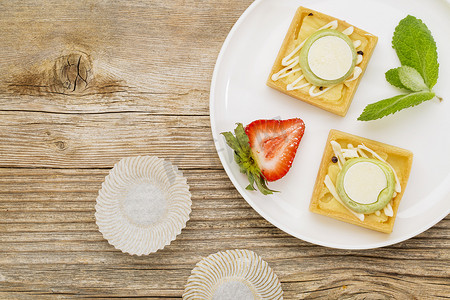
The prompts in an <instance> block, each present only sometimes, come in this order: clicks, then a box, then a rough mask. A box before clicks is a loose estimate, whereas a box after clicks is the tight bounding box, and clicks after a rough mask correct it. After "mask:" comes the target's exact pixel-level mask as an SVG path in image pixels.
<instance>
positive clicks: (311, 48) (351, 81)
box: [267, 7, 378, 116]
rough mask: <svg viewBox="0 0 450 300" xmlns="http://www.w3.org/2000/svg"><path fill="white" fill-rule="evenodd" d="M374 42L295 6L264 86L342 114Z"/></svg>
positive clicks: (340, 23) (354, 29) (359, 31)
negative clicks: (290, 21)
mask: <svg viewBox="0 0 450 300" xmlns="http://www.w3.org/2000/svg"><path fill="white" fill-rule="evenodd" d="M377 40H378V38H377V37H376V36H374V35H372V34H371V33H368V32H366V31H364V30H362V29H359V28H357V27H355V26H353V25H351V24H348V23H347V22H345V21H342V20H339V19H337V18H334V17H331V16H328V15H326V14H323V13H320V12H317V11H314V10H311V9H308V8H305V7H299V8H298V10H297V12H296V14H295V16H294V18H293V20H292V23H291V25H290V27H289V30H288V32H287V34H286V37H285V39H284V41H283V44H282V46H281V49H280V51H279V53H278V56H277V58H276V60H275V63H274V65H273V67H272V71H271V73H270V76H269V78H268V80H267V85H268V86H270V87H272V88H274V89H276V90H278V91H281V92H283V93H285V94H287V95H289V96H292V97H294V98H297V99H300V100H302V101H304V102H307V103H309V104H312V105H315V106H317V107H320V108H322V109H324V110H327V111H329V112H332V113H334V114H336V115H339V116H345V115H346V113H347V110H348V108H349V106H350V103H351V101H352V99H353V96H354V94H355V92H356V89H357V87H358V84H359V82H360V80H361V77H362V76H363V74H364V71H365V70H366V67H367V64H368V62H369V59H370V57H371V55H372V52H373V50H374V48H375V45H376V43H377Z"/></svg>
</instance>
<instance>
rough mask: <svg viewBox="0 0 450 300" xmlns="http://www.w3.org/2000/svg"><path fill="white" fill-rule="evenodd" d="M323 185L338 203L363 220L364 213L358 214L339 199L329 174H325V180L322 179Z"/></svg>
mask: <svg viewBox="0 0 450 300" xmlns="http://www.w3.org/2000/svg"><path fill="white" fill-rule="evenodd" d="M324 183H325V186H326V187H327V189H328V190H329V191H330V193H331V195H332V196H333V197H334V198H335V199H336V200H337V201H338V202H339V203H340V204H342V205H343V206H344V207H345V208H347V210H348V211H349V212H351V213H352V214H353V215H354V216H355V217H357V218H358V219H359V220H361V221H364V214H360V213H357V212H355V211H353V210H351V209H350V208H348V207H347V206H346V205H345V204H344V202H343V201H342V200H341V198H340V197H339V195H338V193H337V191H336V187H335V186H334V184H333V181H331V179H330V176H328V174H327V175H326V176H325V180H324Z"/></svg>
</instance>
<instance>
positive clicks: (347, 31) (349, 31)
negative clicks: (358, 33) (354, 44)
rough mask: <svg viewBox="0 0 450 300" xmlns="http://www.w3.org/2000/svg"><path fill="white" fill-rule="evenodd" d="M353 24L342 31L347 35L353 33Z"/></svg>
mask: <svg viewBox="0 0 450 300" xmlns="http://www.w3.org/2000/svg"><path fill="white" fill-rule="evenodd" d="M353 29H354V28H353V26H350V27H348V28H347V29H345V30H344V31H342V33H343V34H345V35H351V34H352V33H353Z"/></svg>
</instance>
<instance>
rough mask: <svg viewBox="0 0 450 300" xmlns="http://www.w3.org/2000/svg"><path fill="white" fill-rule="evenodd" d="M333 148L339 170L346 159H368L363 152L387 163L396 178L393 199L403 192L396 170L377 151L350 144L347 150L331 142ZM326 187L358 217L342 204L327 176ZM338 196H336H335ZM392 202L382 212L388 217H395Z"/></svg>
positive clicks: (377, 213)
mask: <svg viewBox="0 0 450 300" xmlns="http://www.w3.org/2000/svg"><path fill="white" fill-rule="evenodd" d="M330 144H331V148H332V149H333V152H334V156H336V157H337V159H338V161H337V162H338V166H339V169H341V170H342V166H343V164H344V163H345V161H346V159H347V158H348V159H350V158H355V157H359V156H361V157H366V158H367V157H368V156H367V155H366V154H365V153H364V151H363V150H365V151H367V152H369V153H370V154H372V156H373V158H375V159H378V160H380V161H382V162H384V163H386V164H387V165H388V166H389V167H390V168H391V169H392V171H393V173H394V177H395V191H394V193H393V195H392V198H395V197H396V196H397V193H400V192H401V186H400V182H399V179H398V177H397V173H396V172H395V170H394V168H393V167H392V166H391V165H390V164H389V163H388V162H387V161H385V160H384V159H383V158H381V156H379V155H378V154H377V153H376V152H375V151H373V150H372V149H370V148H368V147H367V146H366V145H364V144H361V145H358V146H357V147H356V148H355V147H354V146H353V145H352V144H348V145H347V149H342V147H341V145H340V144H339V143H338V142H336V141H331V142H330ZM324 183H325V186H326V187H327V188H328V190H329V191H330V193H331V195H333V197H334V198H335V199H336V200H337V201H338V202H339V203H341V204H342V205H343V206H344V207H345V208H347V209H348V210H349V211H350V212H351V213H352V214H354V215H355V216H356V217H358V216H357V214H358V213H356V212H355V211H353V210H351V209H350V208H349V207H347V206H346V205H345V204H344V202H342V200H341V199H340V198H339V195H338V194H337V192H336V188H335V187H334V185H333V182H332V181H331V179H330V177H329V176H328V175H326V176H325V180H324ZM329 186H331V189H334V191H332V190H331V189H330V187H329ZM335 194H336V195H335ZM391 203H392V201H391V202H390V203H388V204H387V205H386V206H385V207H384V208H383V209H382V210H383V212H384V214H385V215H386V216H388V217H393V216H394V210H393V208H392V204H391ZM362 215H363V218H362V220H361V218H360V217H358V218H359V219H360V220H361V221H364V214H362ZM375 215H377V216H380V215H381V211H380V210H379V211H376V212H375Z"/></svg>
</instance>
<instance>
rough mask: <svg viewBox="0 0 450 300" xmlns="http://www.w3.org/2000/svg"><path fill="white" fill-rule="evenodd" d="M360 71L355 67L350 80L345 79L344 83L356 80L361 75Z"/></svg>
mask: <svg viewBox="0 0 450 300" xmlns="http://www.w3.org/2000/svg"><path fill="white" fill-rule="evenodd" d="M361 73H362V69H361V68H360V67H355V70H354V71H353V76H352V77H351V78H350V79H347V80H346V81H344V83H347V82H351V81H353V80H356V79H358V77H359V76H360V75H361Z"/></svg>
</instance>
